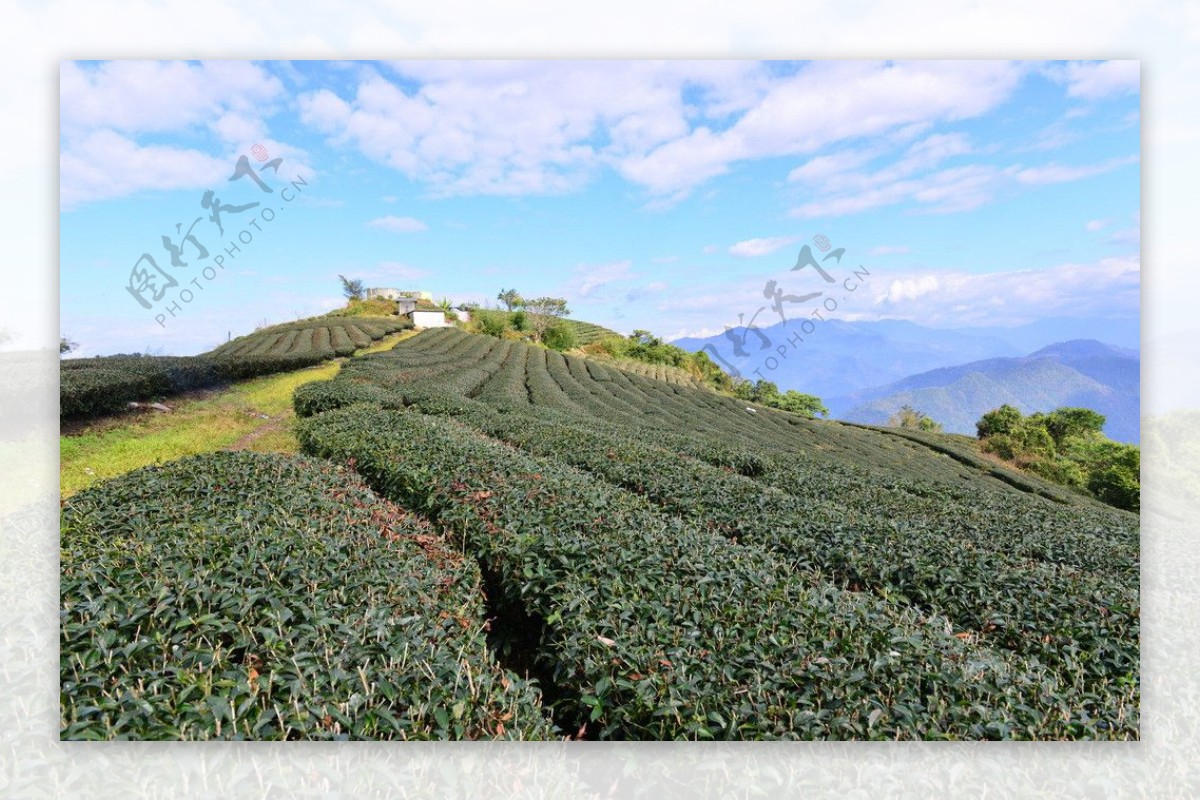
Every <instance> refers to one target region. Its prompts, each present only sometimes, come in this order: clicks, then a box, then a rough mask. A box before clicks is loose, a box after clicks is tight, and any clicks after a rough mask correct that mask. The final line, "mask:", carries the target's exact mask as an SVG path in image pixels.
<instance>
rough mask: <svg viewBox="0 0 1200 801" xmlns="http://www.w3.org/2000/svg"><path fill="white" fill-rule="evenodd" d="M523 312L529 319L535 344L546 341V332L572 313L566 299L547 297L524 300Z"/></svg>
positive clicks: (522, 304) (522, 302)
mask: <svg viewBox="0 0 1200 801" xmlns="http://www.w3.org/2000/svg"><path fill="white" fill-rule="evenodd" d="M521 310H522V311H523V312H525V314H526V316H527V317H528V320H529V327H530V330H531V331H532V332H533V341H534V342H541V341H542V340H543V339H545V336H546V331H547V330H548V329H549V328H550V326H552V325H554V324H555V322H556V321H557V320H559V319H561V318H563V317H566V316H567V315H568V314H570V313H571V311H570V309H568V308H567V301H566V299H564V298H552V297H545V296H544V297H540V298H534V299H532V300H522V301H521Z"/></svg>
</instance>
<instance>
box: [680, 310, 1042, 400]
mask: <svg viewBox="0 0 1200 801" xmlns="http://www.w3.org/2000/svg"><path fill="white" fill-rule="evenodd" d="M731 333H733V334H734V335H735V336H737V337H739V338H743V339H744V342H743V344H742V348H743V350H744V351H745V352H746V354H747V355H746V356H745V357H742V358H738V357H736V355H735V351H734V347H733V343H732V342H731V341H730V339H729V338H728V337H727V336H726V335H724V334H718V335H717V336H713V337H708V338H705V339H694V338H684V339H677V340H675V341H674V342H673V343H672V344H674V345H678V346H679V347H681V348H683V349H684V350H688V351H698V350H701V349H703V348H704V347H705V346H706V345H708V346H711V347H712V348H715V349H716V351H717V354H718V355H719V356H720V358H722V359H724V360H726V362H728V363H729V364H731V365H732V366H733V367H735V368H736V369H738V370H739V371H741V373H742V374H743V377H745V378H748V379H751V380H756V379H758V378H765V379H767V380H769V381H774V382H775V383H776V384H778V385H779V388H780V389H797V390H800V391H801V392H808V393H812V394H814V395H818V396H820V397H822V398H824V397H827V396H838V395H847V394H849V393H852V392H855V391H856V390H860V389H865V388H867V387H873V386H878V385H880V384H884V383H887V382H889V381H895V380H897V379H900V378H903V377H905V376H908V375H912V374H913V373H914V372H921V371H923V370H931V369H933V368H936V367H944V366H948V365H952V364H962V363H963V362H968V361H972V360H976V359H983V358H988V357H990V356H1019V355H1021V354H1022V353H1023V352H1024V351H1021V350H1018V349H1016V348H1014V347H1013V346H1011V345H1009V344H1008V343H1007V342H1005V341H1004V340H1002V339H999V338H997V337H993V336H987V335H978V334H962V333H959V332H957V331H949V330H937V329H932V328H926V327H924V326H920V325H917V324H915V323H910V322H907V321H904V320H881V321H878V322H855V323H850V322H844V321H841V320H828V321H825V322H820V323H817V324H816V325H815V326H814V330H813V333H811V334H805V333H804V331H803V330H802V328H801V323H800V321H799V320H793V321H791V322H790V323H788V324H787V325H786V326H785V325H784V324H783V323H779V324H777V325H773V326H770V327H768V328H763V329H762V330H761V333H762V335H763V337H765V340H766V341H769V342H770V345H769V346H767V347H763V342H764V339H761V338H760V337H759V336H758V335H757V334H756V333H755V332H754V331H747V329H745V328H737V329H733V331H732V332H731ZM792 338H798V339H803V342H799V341H797V344H795V345H794V346H791V345H789V344H788V343H789V341H790V340H791V339H792ZM781 346H782V347H784V350H785V352H786V355H785V356H781V355H780V353H779V352H778V351H777V348H779V347H781ZM709 353H710V354H711V353H712V351H709ZM772 365H774V368H773V369H772ZM756 370H757V371H759V372H758V373H755V371H756Z"/></svg>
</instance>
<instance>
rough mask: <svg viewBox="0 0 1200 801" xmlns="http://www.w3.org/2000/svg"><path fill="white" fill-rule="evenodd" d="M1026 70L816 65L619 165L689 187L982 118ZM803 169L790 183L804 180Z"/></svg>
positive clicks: (642, 177) (665, 187)
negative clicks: (760, 163) (753, 165)
mask: <svg viewBox="0 0 1200 801" xmlns="http://www.w3.org/2000/svg"><path fill="white" fill-rule="evenodd" d="M1026 69H1027V68H1026V67H1024V66H1022V65H1019V64H1011V63H1005V62H945V61H944V62H897V63H881V62H880V63H872V62H858V61H856V62H816V63H813V64H810V65H808V66H807V67H805V68H804V69H801V70H800V71H799V72H798V73H797V74H796V75H792V76H787V77H785V78H781V79H779V80H777V81H776V82H775V83H773V84H772V85H771V86H770V87H769V88H768V89H767V91H766V92H765V94H764V96H763V99H762V100H761V102H759V103H758V104H756V105H755V106H754V107H753V108H751V109H749V110H748V111H747V112H746V113H745V114H744V115H743V116H742V117H741V118H740V119H739V120H738V121H737V122H736V123H734V124H733V125H732V126H730V127H729V128H727V129H725V130H721V131H714V130H711V129H709V128H708V127H704V126H701V127H698V128H696V129H695V130H693V131H692V132H691V133H690V134H688V135H687V136H685V137H683V138H680V139H676V140H673V141H671V142H668V143H665V144H663V145H661V146H660V147H658V148H656V149H654V150H653V151H650V152H648V153H645V154H641V155H631V156H629V157H627V158H626V159H624V160H622V162H621V163H620V164H619V165H618V169H619V170H620V172H621V173H622V174H623V175H624V176H625V177H626V178H628V179H629V180H631V181H633V182H635V183H640V184H642V185H643V186H645V187H646V188H647V189H649V190H650V191H651V192H654V193H660V194H666V193H678V192H680V191H688V190H690V189H691V188H692V187H694V186H696V185H698V184H700V183H703V182H704V181H706V180H708V179H709V178H712V177H714V176H717V175H720V174H722V173H724V172H726V171H727V170H728V169H729V166H730V165H731V164H732V163H733V162H736V161H740V160H743V159H751V158H764V157H772V156H785V155H797V154H804V153H812V152H816V151H819V150H820V149H821V148H823V147H826V146H828V145H831V144H834V143H836V142H840V141H845V140H848V139H853V138H857V137H864V136H882V135H885V134H888V133H894V132H897V131H902V130H903V131H909V132H911V131H914V130H919V129H920V127H921V126H923V125H925V124H928V123H930V122H948V121H957V120H964V119H969V118H972V117H976V116H979V115H980V114H983V113H985V112H987V111H990V110H991V109H993V108H995V107H996V106H997V105H999V104H1000V103H1002V102H1003V101H1004V100H1006V99H1007V98H1008V97H1009V96H1010V94H1011V93H1012V92H1013V90H1014V89H1015V88H1016V86H1017V83H1018V82H1019V80H1020V78H1021V76H1022V74H1023V73H1024V71H1025V70H1026ZM914 126H916V127H914ZM918 155H919V154H918ZM934 155H936V154H934ZM806 166H808V165H806ZM825 169H828V167H827V166H826V165H823V164H815V165H812V166H811V167H809V171H810V172H816V173H818V174H819V173H820V172H821V171H822V170H825ZM800 170H801V171H800V172H799V173H797V174H796V175H795V178H794V180H800V179H803V178H804V177H805V171H804V167H802V168H800ZM793 172H794V173H795V171H793Z"/></svg>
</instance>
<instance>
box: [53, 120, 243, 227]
mask: <svg viewBox="0 0 1200 801" xmlns="http://www.w3.org/2000/svg"><path fill="white" fill-rule="evenodd" d="M59 164H60V189H59V199H60V203H61V205H62V207H63V208H64V209H70V208H72V207H74V206H76V205H78V204H80V203H86V202H89V201H94V200H103V199H105V198H112V197H122V196H125V195H130V194H133V193H135V192H138V191H141V190H169V189H187V188H190V187H191V188H200V187H206V186H212V185H217V184H223V183H225V182H226V180H227V179H228V178H229V174H230V172H231V171H232V168H233V162H232V161H231V160H229V159H225V158H216V157H214V156H211V155H209V154H207V153H202V152H200V151H199V150H193V149H185V148H178V147H169V146H165V145H147V146H139V145H138V144H137V143H136V142H134V141H133V140H131V139H129V138H127V137H125V136H122V135H121V134H118V133H116V132H114V131H107V130H101V131H96V132H94V133H92V134H89V135H88V136H86V137H85V138H83V139H81V140H79V141H77V142H75V143H74V144H73V146H71V147H70V148H69V149H67V150H64V151H63V153H62V155H61V156H60V159H59Z"/></svg>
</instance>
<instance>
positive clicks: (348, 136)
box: [60, 61, 1140, 355]
mask: <svg viewBox="0 0 1200 801" xmlns="http://www.w3.org/2000/svg"><path fill="white" fill-rule="evenodd" d="M60 80H61V98H60V103H61V116H60V126H61V127H60V208H61V212H60V270H61V272H60V312H61V321H60V326H61V331H62V333H64V334H66V335H67V336H69V337H71V338H72V339H74V340H76V341H77V342H79V343H80V345H81V347H80V350H79V354H80V355H96V354H105V353H114V352H131V351H152V352H161V353H175V354H189V353H197V352H201V351H203V350H207V349H208V348H211V347H213V346H215V345H216V344H218V343H219V342H221V341H224V339H225V338H226V337H227V336H228V335H230V334H232V335H233V336H238V335H239V334H243V333H247V332H248V331H250V330H252V329H253V328H254V327H255V326H257V325H261V324H263V323H264V322H269V323H276V322H283V321H286V320H290V319H295V318H297V317H302V316H309V315H313V314H319V313H321V312H324V311H327V310H329V309H331V308H334V307H335V306H337V305H340V304H341V303H342V299H341V297H340V291H339V283H338V278H337V276H338V274H339V273H340V274H344V275H346V276H348V277H351V278H362V279H363V280H364V281H365V282H366V283H367V285H369V286H396V287H401V288H415V289H428V290H430V291H432V292H433V293H434V294H435V295H436V296H438V297H442V296H447V297H449V298H451V299H452V300H454V301H456V302H464V301H474V302H487V301H492V302H494V298H495V296H496V293H497V292H498V291H500V290H501V289H502V288H507V287H515V288H517V289H518V290H520V291H521V292H522V293H524V294H526V295H542V294H549V295H556V296H562V297H566V298H567V299H568V301H569V305H570V308H571V310H572V316H574V317H576V318H579V319H585V320H589V321H592V322H597V323H601V324H604V325H607V326H610V327H612V328H615V329H617V330H620V331H623V332H628V331H630V330H632V329H634V328H647V329H650V330H653V331H655V332H656V333H658V334H660V335H662V336H665V337H677V336H682V335H705V334H713V333H718V332H720V331H722V330H723V327H724V326H725V325H729V324H736V323H737V319H738V315H739V314H744V315H745V316H746V317H749V316H750V315H751V314H753V313H754V312H755V311H756V310H757V309H759V308H761V307H762V306H763V304H764V299H763V298H764V296H763V290H764V285H765V283H766V281H767V280H771V279H774V280H776V282H777V286H779V287H780V288H782V289H783V291H784V292H787V293H795V294H807V293H811V292H814V291H818V290H819V289H820V288H821V287H820V283H821V279H820V277H819V276H817V275H816V273H815V272H814V271H812V270H807V271H800V272H795V271H792V270H790V268H791V267H792V266H793V265H794V264H796V260H797V255H798V253H799V252H800V250H801V248H802V247H803V246H805V245H810V247H812V249H813V251H814V252H816V253H818V255H820V250H819V249H818V247H817V245H816V244H814V237H816V236H818V235H823V236H825V237H827V238H828V240H830V241H831V243H832V247H834V248H845V255H844V256H843V257H842V260H841V261H840V262H838V263H837V270H838V271H840V274H841V275H848V274H849V271H850V270H851V269H856V268H857V267H858V266H859V265H862V266H864V267H865V268H867V269H868V270H869V271H870V278H869V279H868V280H867V281H866V282H864V284H863V287H862V289H861V291H858V292H856V293H855V294H854V296H853V298H852V299H850V300H849V301H848V302H846V303H843V304H842V305H841V306H840V308H839V309H838V311H837V313H836V316H837V317H839V318H841V319H864V320H870V319H879V318H900V319H908V320H912V321H914V322H918V323H922V324H925V325H931V326H947V327H948V326H960V325H972V326H973V325H1006V324H1020V323H1025V322H1029V321H1031V320H1035V319H1040V318H1045V317H1057V316H1090V317H1115V316H1131V315H1137V314H1138V306H1139V294H1140V222H1139V215H1140V189H1139V185H1140V162H1139V158H1140V144H1139V139H1140V118H1139V101H1140V91H1139V68H1138V64H1137V62H1024V63H1010V62H991V61H972V62H957V63H955V62H937V61H924V62H922V61H918V62H866V61H861V62H860V61H849V62H836V61H830V62H812V63H779V62H748V61H699V62H685V61H666V62H639V61H606V62H553V61H515V62H479V61H476V62H450V61H416V62H398V63H379V62H316V61H312V62H237V61H219V62H206V63H200V62H136V61H119V62H64V63H63V64H62V65H61V73H60ZM255 146H258V147H257V148H256V147H255ZM242 156H245V157H246V164H247V165H248V166H250V167H253V168H254V169H255V171H256V174H260V180H261V181H262V182H263V185H264V186H266V187H268V188H270V189H271V190H272V191H271V192H265V191H263V190H262V189H260V188H259V186H257V185H256V184H255V183H254V182H253V180H252V179H251V178H250V176H249V175H244V176H242V177H241V178H239V179H237V180H232V181H231V180H230V177H231V176H232V175H233V174H234V173H235V165H236V164H237V162H238V159H239V157H242ZM275 159H282V161H279V162H274V160H275ZM272 164H275V165H276V167H277V168H276V169H274V170H273V169H272V167H271V166H269V165H272ZM208 191H211V192H212V193H213V195H210V198H212V197H215V198H217V199H218V202H219V204H221V205H222V206H223V207H224V208H225V210H224V211H223V212H222V214H221V215H220V216H221V222H222V224H223V226H224V232H223V233H222V232H221V231H219V230H218V227H217V225H216V224H215V223H214V222H213V221H212V220H211V219H210V216H209V215H210V209H207V208H205V207H204V206H203V198H204V196H205V193H206V192H208ZM255 203H257V204H258V205H255V206H250V204H255ZM210 205H211V203H210ZM247 206H250V207H249V208H245V209H244V210H241V211H238V210H236V209H241V208H243V207H247ZM268 217H273V219H269V220H268V219H267V218H268ZM197 220H199V221H198V222H196V221H197ZM177 224H179V225H180V226H181V228H180V229H179V231H177V229H176V225H177ZM189 228H190V230H191V231H192V233H193V235H194V237H195V238H194V240H192V241H191V242H184V240H183V234H184V233H186V232H187V231H188V230H189ZM164 235H167V236H168V237H169V238H170V241H171V243H172V244H174V245H176V246H179V247H180V248H181V249H180V253H179V260H180V261H181V262H182V263H181V264H180V265H178V266H176V265H172V263H171V254H170V253H169V252H168V250H166V249H165V248H164V246H163V244H162V242H163V237H164ZM239 236H240V237H241V239H240V241H239ZM247 240H248V241H247ZM193 243H198V244H199V245H200V246H202V247H203V248H204V249H205V250H206V251H207V254H208V255H207V257H205V258H201V255H202V254H201V251H200V250H199V249H198V248H197V247H196V245H195V244H193ZM235 245H236V246H237V248H239V249H234V246H235ZM230 251H231V252H230ZM143 254H149V255H150V257H151V258H152V259H154V263H155V264H156V265H157V268H158V269H157V270H155V269H154V268H153V267H152V266H151V265H150V263H149V262H148V261H146V260H142V259H141V257H142V255H143ZM218 257H221V258H220V261H221V263H220V264H219V265H218V264H217V260H218ZM830 264H832V262H831V263H830ZM135 267H136V268H138V269H139V270H143V271H145V272H146V273H147V274H153V275H157V276H158V278H157V281H158V284H157V285H152V286H149V287H147V288H146V290H145V291H143V292H142V296H143V299H144V300H146V302H147V303H148V304H149V306H150V308H145V307H144V306H143V305H142V304H141V303H139V302H138V301H137V300H136V299H135V298H134V297H133V295H132V294H131V293H130V291H129V290H128V289H127V285H128V284H129V283H130V277H131V270H134V269H135ZM209 274H211V276H212V277H211V278H210V277H208V276H209ZM172 280H173V281H174V282H175V285H174V286H167V284H168V283H169V282H170V281H172ZM814 282H815V283H814ZM155 286H157V287H158V289H159V297H157V298H156V297H155V294H156V290H155ZM189 298H190V300H189ZM173 307H174V308H176V309H177V310H176V311H175V314H174V315H172V314H171V313H170V311H169V309H171V308H173ZM768 314H770V312H769V311H768Z"/></svg>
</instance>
